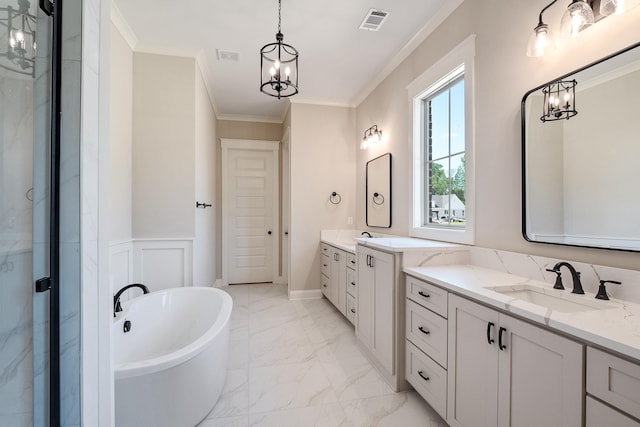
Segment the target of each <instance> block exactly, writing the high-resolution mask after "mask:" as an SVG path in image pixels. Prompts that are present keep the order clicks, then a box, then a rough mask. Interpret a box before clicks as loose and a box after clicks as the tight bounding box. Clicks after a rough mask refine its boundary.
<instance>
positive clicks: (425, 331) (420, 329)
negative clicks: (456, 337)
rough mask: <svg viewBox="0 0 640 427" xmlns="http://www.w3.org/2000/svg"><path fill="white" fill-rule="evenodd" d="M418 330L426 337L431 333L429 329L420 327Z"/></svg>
mask: <svg viewBox="0 0 640 427" xmlns="http://www.w3.org/2000/svg"><path fill="white" fill-rule="evenodd" d="M418 330H419V331H420V332H422V333H423V334H425V335H429V334H430V333H431V331H429V330H428V329H425V328H423V327H422V326H418Z"/></svg>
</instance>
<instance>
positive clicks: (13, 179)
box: [0, 0, 37, 427]
mask: <svg viewBox="0 0 640 427" xmlns="http://www.w3.org/2000/svg"><path fill="white" fill-rule="evenodd" d="M36 9H37V5H31V4H29V3H28V2H26V1H16V0H0V425H2V426H11V427H14V426H15V427H22V426H31V425H32V424H33V403H32V402H33V398H32V393H33V362H32V352H33V347H32V325H33V316H32V300H33V280H32V279H33V278H32V268H33V267H32V265H33V243H32V242H33V226H32V216H33V203H34V189H33V141H34V125H33V124H34V120H33V119H34V97H33V91H34V74H33V73H34V53H35V48H34V42H35V40H34V35H35V26H36V13H37V12H36Z"/></svg>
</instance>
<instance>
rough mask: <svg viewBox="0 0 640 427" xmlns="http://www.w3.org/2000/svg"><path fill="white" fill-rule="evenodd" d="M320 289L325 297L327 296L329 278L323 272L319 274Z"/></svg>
mask: <svg viewBox="0 0 640 427" xmlns="http://www.w3.org/2000/svg"><path fill="white" fill-rule="evenodd" d="M320 290H321V291H322V294H323V295H324V296H325V297H327V298H329V278H328V277H327V276H325V275H324V274H321V275H320Z"/></svg>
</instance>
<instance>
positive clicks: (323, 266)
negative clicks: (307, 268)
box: [320, 253, 331, 277]
mask: <svg viewBox="0 0 640 427" xmlns="http://www.w3.org/2000/svg"><path fill="white" fill-rule="evenodd" d="M320 272H321V273H322V274H324V275H325V276H327V277H330V276H331V263H330V262H329V255H325V254H324V253H323V254H322V255H320Z"/></svg>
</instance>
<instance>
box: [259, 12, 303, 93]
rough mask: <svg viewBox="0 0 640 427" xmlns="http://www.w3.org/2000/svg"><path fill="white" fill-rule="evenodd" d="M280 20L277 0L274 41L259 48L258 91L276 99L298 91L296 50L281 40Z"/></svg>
mask: <svg viewBox="0 0 640 427" xmlns="http://www.w3.org/2000/svg"><path fill="white" fill-rule="evenodd" d="M281 21H282V0H278V32H277V33H276V42H275V43H269V44H266V45H264V46H263V47H262V49H260V91H261V92H264V93H266V94H267V95H269V96H273V97H276V98H278V99H280V98H286V97H289V96H293V95H295V94H296V93H298V51H297V50H296V49H295V48H294V47H293V46H291V45H288V44H286V43H283V42H282V41H283V40H284V35H283V34H282V31H281V30H280V24H281Z"/></svg>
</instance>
